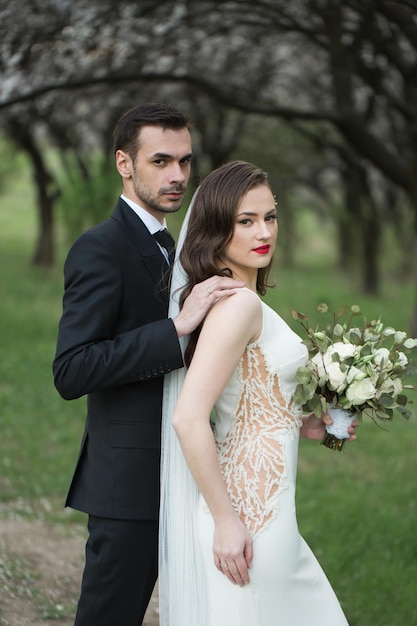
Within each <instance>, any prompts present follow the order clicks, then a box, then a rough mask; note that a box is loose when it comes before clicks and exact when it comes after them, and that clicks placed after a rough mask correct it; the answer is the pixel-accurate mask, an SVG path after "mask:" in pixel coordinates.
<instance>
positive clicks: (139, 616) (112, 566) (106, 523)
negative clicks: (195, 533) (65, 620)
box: [74, 516, 158, 626]
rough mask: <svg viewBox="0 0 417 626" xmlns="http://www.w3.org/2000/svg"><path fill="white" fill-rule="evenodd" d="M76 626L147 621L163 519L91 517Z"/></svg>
mask: <svg viewBox="0 0 417 626" xmlns="http://www.w3.org/2000/svg"><path fill="white" fill-rule="evenodd" d="M88 531H89V537H88V540H87V543H86V548H85V557H86V560H85V568H84V574H83V579H82V584H81V595H80V599H79V602H78V608H77V614H76V618H75V624H74V626H141V624H142V621H143V617H144V615H145V612H146V609H147V606H148V604H149V600H150V598H151V595H152V591H153V588H154V586H155V583H156V579H157V576H158V522H157V521H129V520H114V519H105V518H101V517H94V516H90V517H89V520H88Z"/></svg>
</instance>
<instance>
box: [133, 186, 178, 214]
mask: <svg viewBox="0 0 417 626" xmlns="http://www.w3.org/2000/svg"><path fill="white" fill-rule="evenodd" d="M133 189H134V191H135V195H136V196H137V198H138V199H139V200H140V201H141V202H143V203H144V204H145V205H146V206H148V207H149V208H151V209H152V210H153V211H158V212H160V213H175V212H176V211H178V210H179V209H180V208H181V204H182V201H183V199H184V198H183V197H182V198H181V200H178V201H177V202H178V204H177V203H176V202H172V203H170V204H169V205H168V206H164V205H163V204H161V203H160V202H158V197H159V196H161V195H163V194H167V193H183V194H184V192H185V188H184V186H183V185H177V186H173V187H161V189H159V190H158V195H157V196H155V195H153V194H151V192H150V191H149V190H148V189H147V188H146V187H145V186H144V185H142V184H141V183H140V182H139V181H138V180H137V179H133Z"/></svg>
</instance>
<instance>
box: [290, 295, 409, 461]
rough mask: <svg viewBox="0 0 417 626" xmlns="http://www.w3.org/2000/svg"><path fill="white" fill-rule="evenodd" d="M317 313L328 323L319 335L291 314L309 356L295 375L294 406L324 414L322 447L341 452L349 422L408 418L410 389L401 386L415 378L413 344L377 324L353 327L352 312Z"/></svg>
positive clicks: (321, 308)
mask: <svg viewBox="0 0 417 626" xmlns="http://www.w3.org/2000/svg"><path fill="white" fill-rule="evenodd" d="M317 311H318V312H320V313H329V314H330V317H331V320H330V322H328V323H326V325H325V327H324V329H322V330H320V329H319V328H318V327H317V328H316V329H312V328H310V327H309V326H308V318H307V317H306V316H305V315H303V314H302V313H299V312H297V311H292V316H293V318H294V319H296V320H298V321H299V322H300V324H301V326H302V327H303V328H304V331H305V333H306V337H305V339H304V343H305V344H306V346H307V348H308V351H309V362H308V363H307V365H306V366H305V367H300V368H299V369H298V371H297V373H296V381H297V383H298V384H297V387H296V390H295V395H294V400H295V401H296V402H298V403H299V404H301V405H302V408H303V410H304V411H305V412H312V413H314V414H315V415H316V416H317V417H321V416H322V415H323V413H325V412H326V411H327V412H328V413H330V415H331V416H332V419H333V424H332V425H331V426H328V427H326V430H327V433H326V435H325V437H324V439H323V441H322V443H323V444H324V445H325V446H327V447H329V448H332V449H336V450H339V451H341V450H342V448H343V445H344V442H345V441H346V439H348V438H349V434H348V432H347V428H348V426H349V424H350V423H351V422H352V421H353V419H355V418H356V419H361V418H362V416H363V415H368V416H369V417H370V418H371V419H373V420H374V421H375V422H376V421H377V420H381V421H387V420H392V418H393V416H394V411H397V412H398V413H400V414H401V415H402V416H403V417H404V418H406V419H408V418H409V417H410V415H411V412H410V410H409V409H408V408H407V406H406V405H407V403H408V398H407V395H406V391H407V390H410V389H414V387H413V385H405V384H404V382H403V381H404V380H405V379H406V378H408V377H409V376H411V375H412V374H414V373H415V372H416V367H415V364H414V363H413V361H412V359H411V356H410V355H411V353H413V352H414V351H415V350H416V348H417V339H412V338H411V337H407V334H406V333H405V332H402V331H398V330H395V329H394V328H391V327H390V326H384V325H383V323H382V322H381V320H373V321H370V322H366V320H365V322H364V324H363V325H362V326H359V325H356V324H354V319H355V318H356V317H357V316H361V315H362V314H361V311H360V308H359V307H358V306H352V307H341V308H340V309H339V310H338V311H337V312H336V313H333V312H332V311H330V310H329V308H328V306H327V305H326V304H320V305H319V306H318V307H317Z"/></svg>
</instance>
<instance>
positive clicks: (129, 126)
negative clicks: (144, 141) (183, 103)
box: [113, 102, 189, 161]
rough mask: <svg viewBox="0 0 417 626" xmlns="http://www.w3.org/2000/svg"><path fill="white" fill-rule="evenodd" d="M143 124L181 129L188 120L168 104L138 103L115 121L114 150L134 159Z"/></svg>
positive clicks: (187, 124) (187, 123) (186, 124)
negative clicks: (121, 151) (125, 153)
mask: <svg viewBox="0 0 417 626" xmlns="http://www.w3.org/2000/svg"><path fill="white" fill-rule="evenodd" d="M143 126H159V127H160V128H163V129H166V128H169V129H171V130H181V129H182V128H188V127H189V120H188V118H187V117H186V116H185V115H183V114H182V113H180V112H179V111H177V110H176V109H174V108H173V107H171V106H169V105H168V104H158V103H155V102H147V103H145V104H140V105H138V106H136V107H133V109H130V110H129V111H126V113H124V114H123V115H122V117H121V118H120V119H119V121H118V122H117V124H116V127H115V129H114V131H113V139H114V151H115V152H116V151H117V150H123V152H127V154H128V155H129V156H130V158H131V159H132V161H135V159H136V155H137V152H138V150H139V148H140V142H139V131H140V129H141V128H142V127H143Z"/></svg>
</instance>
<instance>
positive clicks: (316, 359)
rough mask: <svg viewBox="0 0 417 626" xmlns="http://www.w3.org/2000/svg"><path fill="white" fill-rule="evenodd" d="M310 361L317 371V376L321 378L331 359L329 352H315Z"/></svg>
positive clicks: (324, 374)
mask: <svg viewBox="0 0 417 626" xmlns="http://www.w3.org/2000/svg"><path fill="white" fill-rule="evenodd" d="M311 363H312V364H313V366H314V368H315V369H316V371H317V376H318V377H319V378H323V377H324V376H326V373H327V370H328V368H329V367H330V366H331V364H332V363H333V361H332V357H331V355H330V354H329V352H325V353H324V354H322V353H321V352H317V354H315V355H314V356H313V358H312V359H311Z"/></svg>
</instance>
